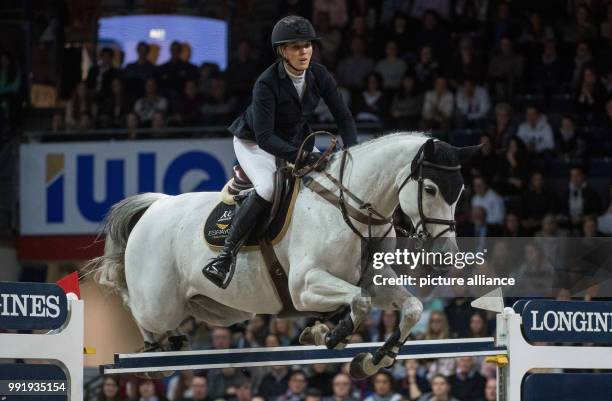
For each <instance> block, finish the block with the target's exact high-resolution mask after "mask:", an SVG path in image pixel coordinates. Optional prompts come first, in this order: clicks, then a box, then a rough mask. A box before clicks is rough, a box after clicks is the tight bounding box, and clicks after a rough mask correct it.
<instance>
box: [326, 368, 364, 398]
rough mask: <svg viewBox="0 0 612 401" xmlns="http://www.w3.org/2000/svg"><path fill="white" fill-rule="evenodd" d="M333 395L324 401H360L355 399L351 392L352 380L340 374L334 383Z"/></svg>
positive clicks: (335, 377)
mask: <svg viewBox="0 0 612 401" xmlns="http://www.w3.org/2000/svg"><path fill="white" fill-rule="evenodd" d="M332 389H333V394H332V395H330V396H329V397H323V401H358V400H357V399H355V398H354V397H353V394H352V391H351V378H350V377H349V376H348V375H346V374H344V373H338V374H337V375H336V376H334V379H333V381H332Z"/></svg>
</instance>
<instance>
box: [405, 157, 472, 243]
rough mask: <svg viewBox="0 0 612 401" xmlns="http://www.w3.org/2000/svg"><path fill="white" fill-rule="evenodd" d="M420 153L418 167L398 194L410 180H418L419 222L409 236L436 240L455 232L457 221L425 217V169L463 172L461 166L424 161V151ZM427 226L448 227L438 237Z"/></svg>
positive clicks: (413, 170) (406, 179)
mask: <svg viewBox="0 0 612 401" xmlns="http://www.w3.org/2000/svg"><path fill="white" fill-rule="evenodd" d="M419 152H420V155H419V156H418V157H420V159H419V161H418V162H417V165H416V166H414V168H413V169H412V171H411V172H410V174H408V177H406V178H405V179H404V181H403V182H402V184H401V185H400V186H399V189H398V193H399V192H400V191H401V190H402V188H404V186H405V185H406V184H407V183H408V181H409V180H411V179H413V178H415V179H416V181H417V183H418V185H419V189H418V191H419V193H418V196H419V199H418V207H419V221H418V223H417V224H416V225H415V226H414V228H413V229H412V232H411V233H410V235H409V236H410V237H413V238H424V239H431V238H434V239H435V238H438V237H441V236H442V235H444V234H446V233H447V232H449V231H451V232H452V231H455V229H456V225H457V222H456V221H455V219H452V220H449V219H439V218H434V217H428V216H426V215H425V212H424V211H423V190H424V186H425V184H424V177H423V167H427V168H433V169H436V170H440V171H443V172H447V173H454V172H457V171H459V170H461V166H460V165H457V166H444V165H441V164H436V163H432V162H429V161H427V160H424V155H423V152H422V149H421V150H420V151H419ZM427 224H437V225H444V226H447V227H446V229H444V230H443V231H441V232H440V233H438V234H437V235H436V236H433V235H432V234H431V233H430V232H429V230H427ZM419 227H420V228H421V231H420V232H419Z"/></svg>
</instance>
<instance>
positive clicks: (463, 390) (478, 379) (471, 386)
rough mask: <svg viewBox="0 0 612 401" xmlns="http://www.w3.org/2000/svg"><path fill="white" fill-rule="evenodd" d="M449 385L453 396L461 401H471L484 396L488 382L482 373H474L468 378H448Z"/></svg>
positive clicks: (455, 376)
mask: <svg viewBox="0 0 612 401" xmlns="http://www.w3.org/2000/svg"><path fill="white" fill-rule="evenodd" d="M448 383H449V384H450V385H451V393H452V394H453V396H455V397H457V398H458V399H460V400H461V401H470V400H477V399H479V398H482V397H483V396H484V389H485V385H486V383H487V380H486V379H485V378H484V377H482V375H481V374H480V373H478V372H476V371H473V372H471V373H470V374H469V375H468V376H467V377H460V376H458V375H452V376H450V377H449V378H448Z"/></svg>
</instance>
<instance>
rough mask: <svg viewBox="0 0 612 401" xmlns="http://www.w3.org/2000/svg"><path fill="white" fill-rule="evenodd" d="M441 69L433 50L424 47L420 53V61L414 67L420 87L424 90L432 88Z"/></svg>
mask: <svg viewBox="0 0 612 401" xmlns="http://www.w3.org/2000/svg"><path fill="white" fill-rule="evenodd" d="M439 69H440V65H439V64H438V62H437V61H436V60H435V58H434V51H433V48H432V47H430V46H424V47H422V48H421V50H420V51H419V61H418V63H417V64H416V65H415V67H414V72H415V73H416V76H417V79H418V80H419V85H420V86H421V87H422V88H430V87H431V86H432V84H433V82H434V79H435V77H436V76H437V74H438V72H439Z"/></svg>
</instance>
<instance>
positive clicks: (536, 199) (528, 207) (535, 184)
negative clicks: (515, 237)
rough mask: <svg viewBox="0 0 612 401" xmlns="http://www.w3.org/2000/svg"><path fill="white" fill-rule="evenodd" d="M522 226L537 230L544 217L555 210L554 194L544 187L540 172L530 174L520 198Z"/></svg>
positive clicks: (542, 176)
mask: <svg viewBox="0 0 612 401" xmlns="http://www.w3.org/2000/svg"><path fill="white" fill-rule="evenodd" d="M522 205H523V206H522V211H523V216H524V218H525V219H524V220H523V226H525V227H526V228H527V229H528V230H536V229H539V228H540V226H541V225H542V219H543V218H544V216H545V215H546V214H547V213H549V212H551V211H554V210H556V209H557V202H556V199H555V195H554V193H553V192H552V191H551V190H550V189H549V188H547V187H546V186H545V184H544V175H543V174H542V172H540V171H535V172H533V173H532V174H531V178H530V180H529V187H528V188H527V190H526V191H525V192H524V193H523V197H522Z"/></svg>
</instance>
